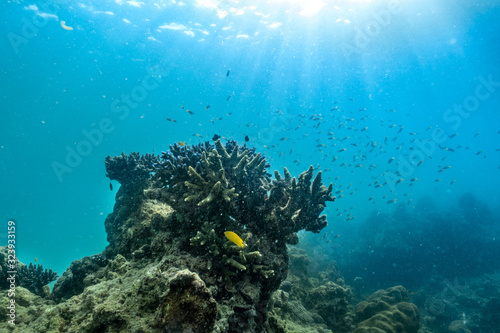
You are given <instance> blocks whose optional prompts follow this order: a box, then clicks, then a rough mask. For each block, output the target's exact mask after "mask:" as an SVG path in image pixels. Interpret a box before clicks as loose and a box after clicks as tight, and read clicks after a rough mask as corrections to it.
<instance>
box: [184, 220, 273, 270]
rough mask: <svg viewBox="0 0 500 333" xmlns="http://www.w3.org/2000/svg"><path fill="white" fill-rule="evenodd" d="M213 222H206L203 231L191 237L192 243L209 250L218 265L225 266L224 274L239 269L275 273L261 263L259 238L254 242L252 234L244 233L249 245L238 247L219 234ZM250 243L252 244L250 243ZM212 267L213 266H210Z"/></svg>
mask: <svg viewBox="0 0 500 333" xmlns="http://www.w3.org/2000/svg"><path fill="white" fill-rule="evenodd" d="M219 234H220V232H219V233H217V232H216V230H215V225H214V224H213V223H209V222H205V224H204V225H203V228H202V230H201V231H198V233H197V234H196V236H195V237H192V238H191V245H192V246H195V247H196V248H197V249H198V250H203V251H208V253H210V254H211V255H212V257H213V258H212V259H213V260H212V261H211V262H214V263H215V264H216V265H217V266H221V265H222V266H223V267H222V269H223V270H224V271H225V273H224V274H223V275H224V276H234V275H235V274H236V273H235V272H234V269H231V268H236V269H237V270H238V271H246V270H247V269H248V270H250V272H251V273H259V274H262V275H263V276H264V277H266V278H268V277H269V276H271V275H273V274H274V271H273V270H272V269H270V268H269V267H267V266H266V265H262V264H261V258H262V254H261V253H260V252H259V251H258V250H257V249H259V246H260V242H259V240H257V241H255V242H252V241H251V238H252V234H251V233H245V234H243V235H242V238H243V240H244V241H245V243H247V244H248V245H246V246H244V247H238V246H237V245H236V244H234V243H232V242H231V241H229V240H228V239H226V238H225V237H224V236H219ZM249 243H250V244H249ZM210 268H212V267H211V266H210Z"/></svg>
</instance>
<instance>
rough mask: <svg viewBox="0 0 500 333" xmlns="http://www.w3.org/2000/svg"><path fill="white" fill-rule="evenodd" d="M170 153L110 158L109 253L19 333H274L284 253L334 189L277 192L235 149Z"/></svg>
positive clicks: (277, 185)
mask: <svg viewBox="0 0 500 333" xmlns="http://www.w3.org/2000/svg"><path fill="white" fill-rule="evenodd" d="M170 148H171V149H170V152H165V153H163V154H162V155H161V159H160V158H157V157H155V156H153V155H145V156H139V154H138V153H133V154H130V155H128V156H127V155H125V154H122V155H121V156H118V157H115V158H112V157H109V156H108V157H107V158H106V163H105V164H106V171H107V176H108V177H109V178H110V179H112V180H118V181H119V182H120V183H121V185H122V186H121V187H120V189H119V190H118V193H117V194H116V203H115V206H114V210H113V212H112V213H111V214H109V216H108V217H107V218H106V221H105V228H106V232H107V236H108V241H109V245H108V246H107V248H106V249H105V250H104V251H103V252H102V255H96V256H92V257H86V258H83V259H81V260H78V261H75V262H74V263H73V264H72V265H71V267H70V268H69V269H68V270H67V272H66V273H65V274H64V275H63V278H61V280H60V281H59V282H58V283H57V284H56V285H55V287H54V291H53V294H52V297H51V300H47V302H46V303H45V305H41V306H39V307H38V310H37V311H40V312H37V314H38V315H39V316H38V318H37V319H35V320H32V322H29V323H28V322H25V321H22V320H20V326H19V327H23V328H25V329H26V331H48V332H50V331H54V332H59V331H79V332H103V331H108V332H207V333H208V332H217V333H226V332H228V333H230V332H256V333H258V332H266V330H267V329H266V327H267V326H266V325H265V324H266V320H267V316H268V309H267V305H268V303H269V300H270V299H271V296H272V294H273V292H274V291H275V290H277V289H278V287H279V285H280V283H281V282H282V281H283V280H284V279H285V277H286V276H287V273H288V250H287V246H286V243H287V242H290V241H293V240H295V239H296V232H298V231H300V230H302V229H307V230H311V231H314V232H316V231H318V230H320V229H321V228H323V227H324V226H325V225H326V223H327V222H326V218H324V217H320V216H319V214H320V213H321V211H322V210H323V208H324V206H325V203H326V201H332V200H333V197H332V196H331V192H332V186H331V185H330V186H329V187H328V188H327V187H325V186H323V185H322V184H321V173H319V174H318V175H316V177H315V178H314V181H313V182H312V183H311V180H312V179H313V170H312V168H310V169H309V170H308V171H306V172H304V173H303V174H301V175H300V176H299V177H298V180H297V179H295V178H293V179H292V178H291V176H290V177H289V178H287V179H286V180H283V181H281V182H280V181H275V182H272V181H271V177H270V176H271V175H270V174H269V173H268V172H267V168H268V166H269V165H268V163H267V162H266V160H265V158H264V157H263V156H262V155H261V154H259V153H256V152H255V149H254V148H248V147H246V146H239V145H238V144H237V143H236V142H234V141H229V142H227V143H226V144H225V145H224V144H222V143H221V141H220V140H218V141H216V142H215V144H214V145H212V144H210V143H208V142H205V143H203V144H199V145H195V146H184V147H181V146H179V145H177V144H176V145H173V146H171V147H170ZM287 174H288V173H287ZM288 175H289V174H288ZM229 231H230V232H231V235H234V237H233V238H232V239H233V241H231V239H228V237H226V235H227V232H229ZM240 237H241V240H240V241H239V242H234V240H235V239H239V238H240ZM53 301H55V302H57V304H56V305H54V304H53V303H51V302H53ZM42 310H43V311H42ZM313 317H314V318H316V319H317V320H322V319H321V318H320V316H319V315H314V316H313ZM316 319H315V320H316ZM42 327H43V328H42ZM1 329H2V327H1V326H0V330H1ZM325 332H327V330H325Z"/></svg>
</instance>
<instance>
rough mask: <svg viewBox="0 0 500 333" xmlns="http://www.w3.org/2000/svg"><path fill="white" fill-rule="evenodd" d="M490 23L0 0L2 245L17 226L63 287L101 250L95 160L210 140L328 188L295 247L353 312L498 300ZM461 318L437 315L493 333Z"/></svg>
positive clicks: (301, 5)
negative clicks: (350, 301)
mask: <svg viewBox="0 0 500 333" xmlns="http://www.w3.org/2000/svg"><path fill="white" fill-rule="evenodd" d="M499 22H500V1H498V0H493V1H465V0H453V1H452V0H441V1H431V0H423V1H416V0H387V1H383V0H378V1H376V0H374V1H370V0H331V1H330V0H308V1H305V0H304V1H302V0H269V1H261V0H255V1H250V0H248V1H247V0H241V1H236V0H220V1H219V0H196V1H180V0H168V1H167V0H165V1H147V0H143V1H126V0H113V1H111V0H106V1H88V0H82V1H69V0H60V1H40V2H33V1H3V2H2V4H0V26H1V31H2V34H1V35H2V38H1V41H0V43H1V44H0V45H1V53H0V59H1V61H0V73H1V77H2V79H1V81H0V88H1V89H0V105H1V110H2V111H1V119H2V121H1V123H0V171H1V176H0V188H1V191H2V194H1V196H0V220H1V221H2V223H0V245H2V246H3V245H7V228H8V221H10V220H13V221H15V223H16V232H15V239H16V255H17V257H18V259H19V260H20V261H21V262H23V263H30V262H33V263H34V264H35V263H37V264H42V265H43V266H44V267H50V268H52V269H53V270H54V271H57V272H58V274H59V275H62V274H63V273H64V271H65V270H66V269H67V268H68V267H69V265H70V264H71V263H72V262H73V261H74V260H77V259H80V258H82V257H85V256H91V255H94V254H96V253H100V252H102V251H103V250H104V249H105V248H106V246H107V245H108V241H107V235H106V231H105V228H104V221H105V219H106V217H107V216H108V214H110V213H111V212H113V206H114V204H115V195H116V194H117V192H118V190H119V188H120V184H119V183H118V182H117V181H115V180H112V181H110V179H109V178H108V177H106V169H105V164H104V161H105V158H106V156H108V155H110V156H118V155H120V154H121V153H122V152H125V153H126V154H130V153H131V152H140V153H141V154H146V153H151V154H153V153H154V154H156V155H159V154H161V153H162V152H163V151H167V150H169V145H173V144H174V143H178V146H190V145H197V144H199V143H202V142H205V141H210V142H211V143H212V144H213V142H214V140H213V139H214V135H217V136H220V137H221V140H222V142H227V140H235V141H237V142H238V143H240V145H243V144H245V143H246V145H247V146H248V147H255V148H256V152H260V153H261V154H263V155H264V156H265V158H266V160H267V162H268V163H269V164H270V168H269V172H270V173H271V174H272V173H273V172H274V170H279V171H280V172H282V170H283V168H284V167H286V168H288V170H289V171H290V173H291V174H292V175H298V174H300V173H301V172H303V171H305V170H307V169H308V167H309V166H310V165H312V166H313V168H314V171H315V173H316V172H318V171H322V179H323V182H324V183H325V184H326V185H328V184H329V183H330V182H331V183H333V195H335V196H336V199H335V201H334V202H328V203H327V205H326V208H325V210H324V211H323V213H324V214H326V215H327V216H328V226H327V227H326V228H324V229H323V230H320V232H319V233H310V232H305V231H301V232H300V233H299V234H298V236H299V240H300V242H299V244H298V245H297V246H298V247H300V248H301V249H303V250H305V251H306V252H307V254H308V255H309V256H310V257H311V258H314V259H311V262H313V261H314V262H316V265H317V267H321V266H322V265H326V263H327V262H329V261H335V262H336V265H337V267H338V269H339V270H340V271H341V272H342V273H343V275H344V277H345V282H346V283H347V284H349V285H352V286H353V288H358V289H357V290H358V291H359V295H358V296H356V297H359V299H361V298H362V296H363V295H364V293H368V294H367V295H369V294H370V292H372V291H375V290H377V289H379V288H383V289H385V288H389V287H392V286H395V285H403V286H405V287H406V288H407V289H408V290H411V291H412V292H413V291H414V292H415V293H418V291H419V290H423V289H425V288H427V289H426V290H431V289H432V288H434V289H433V291H434V295H436V293H439V292H440V291H441V290H442V288H443V284H439V283H443V281H447V283H448V284H449V285H453V284H454V283H455V285H459V286H463V285H472V282H470V281H472V280H471V279H478V280H474V281H476V282H477V281H481V279H486V278H485V276H489V277H490V279H493V278H491V276H497V280H495V281H496V282H495V283H496V286H497V287H498V286H500V282H499V281H500V277H498V272H500V271H499V270H500V260H499V258H498V253H500V252H499V251H500V239H499V237H500V191H499V185H500V112H499V111H500V62H499V59H500V25H499ZM318 269H319V268H318ZM495 274H497V275H495ZM432 281H441V282H435V283H434V285H433V284H432V283H433V282H432ZM457 281H458V282H457ZM467 281H468V282H467ZM477 283H479V282H477ZM492 283H493V282H492ZM429 285H430V287H429ZM449 285H447V284H445V285H444V286H445V287H446V286H448V290H452V288H451V287H450V286H449ZM426 286H427V287H426ZM432 286H434V287H432ZM436 286H437V287H436ZM456 289H457V288H455V289H454V290H456ZM430 293H431V291H428V294H430ZM355 294H356V293H355ZM495 297H497V298H498V299H500V287H499V289H498V295H497V296H495ZM429 299H430V298H427V301H425V300H424V298H423V296H422V298H421V299H415V300H414V303H416V304H417V306H418V307H419V310H420V312H421V316H422V317H423V318H424V317H425V315H426V307H427V314H429V313H430V312H432V311H431V310H429V301H428V300H429ZM433 299H434V300H436V299H437V296H434V298H433ZM454 300H455V299H454ZM419 302H420V303H419ZM443 304H444V303H443ZM492 304H493V303H492ZM495 304H496V303H495ZM499 304H500V303H499ZM492 306H493V305H492ZM462 308H463V309H462ZM462 308H460V309H458V307H457V309H456V311H455V312H453V313H454V314H453V315H450V316H449V317H446V318H444V317H445V316H444V317H443V316H442V317H439V315H436V314H435V313H431V314H433V315H434V316H435V317H438V318H444V319H442V320H443V323H444V322H445V321H446V323H445V324H442V325H444V326H446V327H448V326H447V325H448V323H450V322H452V321H453V320H455V319H457V320H464V325H466V323H465V321H468V319H467V320H466V319H464V318H466V317H467V318H469V312H471V313H472V312H474V311H475V312H474V313H476V314H477V315H476V317H474V318H475V319H476V322H475V324H471V326H469V327H468V329H470V330H471V331H473V332H487V331H488V329H486V328H484V326H483V327H481V325H482V324H481V323H482V321H481V320H480V319H479V317H480V315H481V313H482V312H481V311H483V310H481V309H475V308H474V306H472V305H469V308H467V307H465V306H463V307H462ZM434 309H435V308H434ZM429 311H430V312H429ZM439 311H441V310H436V312H439ZM462 312H463V314H464V316H463V317H462ZM453 316H455V317H456V318H455V317H453ZM485 316H486V315H485ZM496 316H497V317H496V319H491V320H493V322H497V323H500V319H499V318H498V314H496ZM471 320H473V319H471ZM495 320H496V321H495ZM427 323H428V324H429V327H431V326H432V325H434V327H438V326H439V325H441V324H438V323H436V322H435V321H434V322H432V321H431V320H429V321H428V322H427ZM474 325H475V326H474ZM444 326H443V327H444ZM481 329H482V330H481ZM430 331H432V330H430ZM444 331H446V330H444Z"/></svg>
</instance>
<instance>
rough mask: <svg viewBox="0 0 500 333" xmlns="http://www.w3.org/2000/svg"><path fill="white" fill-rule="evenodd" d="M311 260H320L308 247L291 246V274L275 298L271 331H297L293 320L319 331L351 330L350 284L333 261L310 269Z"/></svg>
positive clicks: (295, 322)
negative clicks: (312, 255) (307, 252)
mask: <svg viewBox="0 0 500 333" xmlns="http://www.w3.org/2000/svg"><path fill="white" fill-rule="evenodd" d="M310 264H311V266H315V265H317V264H318V263H317V262H315V261H314V259H313V258H309V257H308V255H307V254H306V252H305V251H304V250H302V249H299V248H296V247H290V274H289V275H288V277H287V279H286V280H285V281H284V282H283V283H282V284H281V285H280V289H279V290H278V291H277V292H276V293H275V294H274V295H273V298H272V300H271V304H270V312H271V314H270V320H269V325H270V327H271V329H270V331H271V332H280V331H283V332H285V331H287V329H288V330H289V331H291V332H295V331H294V330H291V329H289V326H290V323H293V326H294V327H304V328H314V329H316V330H317V331H318V332H320V331H325V332H339V333H340V332H345V333H347V332H351V331H352V329H353V327H352V321H353V320H352V314H351V310H352V306H350V305H349V303H350V301H351V299H352V292H351V290H350V287H349V286H347V285H345V282H344V280H343V278H342V277H341V275H340V273H339V272H338V270H337V269H336V268H335V265H334V263H333V262H331V263H329V264H328V265H325V267H322V266H319V265H318V266H319V268H318V270H316V271H314V270H313V269H310V267H309V266H310ZM332 278H333V280H332ZM304 331H305V330H304Z"/></svg>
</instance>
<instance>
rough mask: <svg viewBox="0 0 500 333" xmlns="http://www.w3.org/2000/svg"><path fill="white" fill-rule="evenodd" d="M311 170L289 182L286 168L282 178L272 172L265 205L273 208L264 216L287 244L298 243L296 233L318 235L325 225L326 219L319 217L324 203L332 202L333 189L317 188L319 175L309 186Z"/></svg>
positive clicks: (321, 186)
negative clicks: (273, 178) (272, 176)
mask: <svg viewBox="0 0 500 333" xmlns="http://www.w3.org/2000/svg"><path fill="white" fill-rule="evenodd" d="M313 171H314V169H313V167H312V166H310V167H309V169H307V171H304V172H302V173H301V174H300V175H299V178H298V180H297V179H296V178H292V176H291V175H290V172H289V171H288V169H287V168H285V170H284V176H285V177H284V178H283V177H282V176H281V175H280V173H279V172H278V171H275V172H274V175H275V177H276V180H273V182H272V184H271V186H270V195H269V200H268V201H269V204H270V205H272V206H273V209H272V210H271V212H270V213H269V214H268V215H267V216H266V222H268V223H269V224H271V225H273V228H275V229H278V230H280V229H281V230H280V233H281V234H282V235H283V236H284V237H285V239H286V240H287V242H288V243H291V244H296V243H297V242H298V239H297V236H296V235H295V233H296V232H298V231H300V230H302V229H306V230H307V231H312V232H314V233H318V232H320V231H321V229H323V228H324V227H326V225H327V224H328V222H327V220H326V215H322V216H319V214H320V213H321V212H322V211H323V209H324V208H325V207H326V202H327V201H334V200H335V197H332V196H331V194H332V190H333V185H332V184H331V183H330V185H329V186H328V187H326V186H324V185H322V184H321V171H320V172H318V173H317V174H316V177H315V178H314V180H313V182H312V183H311V179H312V177H313Z"/></svg>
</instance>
